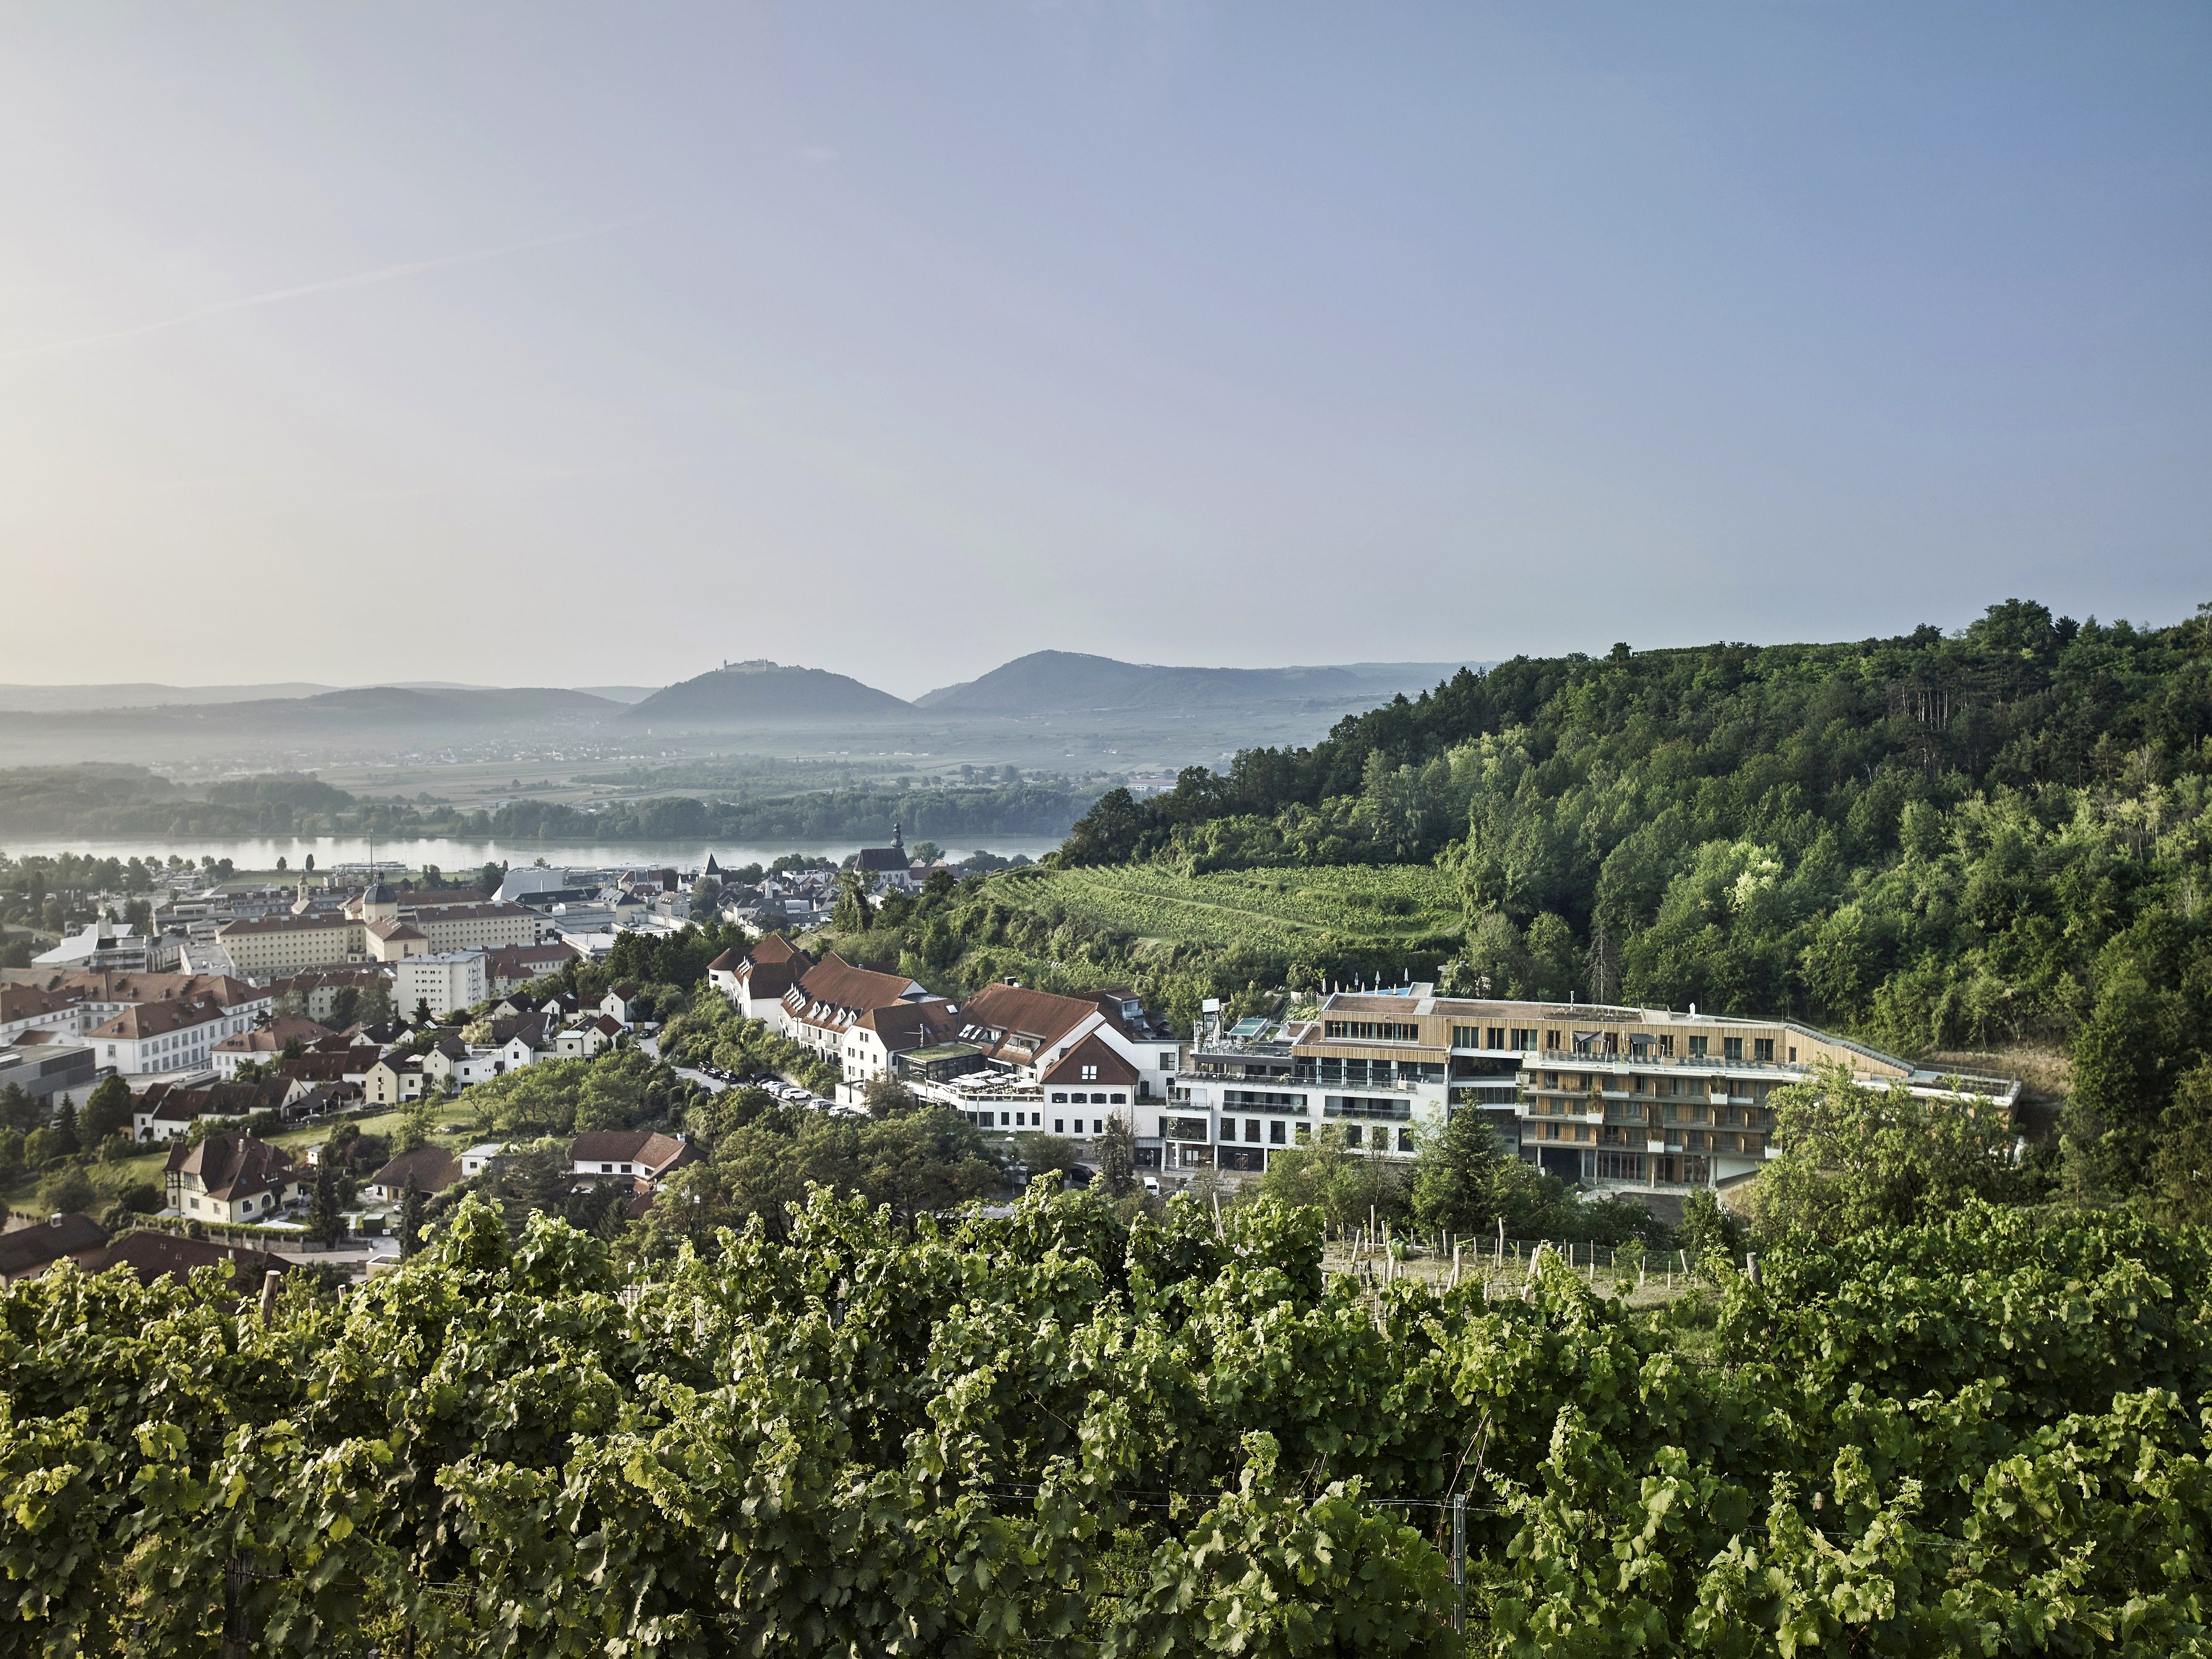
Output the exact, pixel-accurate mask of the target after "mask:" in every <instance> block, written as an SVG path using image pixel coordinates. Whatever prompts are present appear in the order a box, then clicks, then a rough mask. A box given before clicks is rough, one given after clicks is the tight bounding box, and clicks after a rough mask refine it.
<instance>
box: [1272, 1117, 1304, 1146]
mask: <svg viewBox="0 0 2212 1659" xmlns="http://www.w3.org/2000/svg"><path fill="white" fill-rule="evenodd" d="M1298 1127H1300V1128H1301V1129H1303V1128H1304V1127H1305V1125H1304V1124H1303V1123H1301V1124H1300V1125H1298ZM1267 1140H1268V1143H1269V1144H1270V1145H1271V1146H1281V1145H1282V1144H1283V1126H1282V1124H1281V1122H1280V1121H1276V1122H1273V1123H1270V1124H1269V1125H1268V1126H1267Z"/></svg>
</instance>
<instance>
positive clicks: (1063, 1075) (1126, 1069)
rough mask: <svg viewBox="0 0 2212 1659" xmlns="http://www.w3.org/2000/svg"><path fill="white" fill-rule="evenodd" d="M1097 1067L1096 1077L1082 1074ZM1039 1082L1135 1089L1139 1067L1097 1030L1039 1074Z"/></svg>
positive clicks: (1057, 1084) (1058, 1084)
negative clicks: (1123, 1056)
mask: <svg viewBox="0 0 2212 1659" xmlns="http://www.w3.org/2000/svg"><path fill="white" fill-rule="evenodd" d="M1085 1066H1097V1068H1098V1070H1097V1076H1096V1077H1085V1076H1084V1075H1083V1068H1084V1067H1085ZM1037 1080H1038V1081H1039V1082H1040V1083H1049V1084H1052V1085H1055V1086H1060V1085H1067V1084H1078V1085H1086V1084H1103V1085H1106V1086H1108V1087H1109V1088H1123V1089H1127V1088H1132V1087H1134V1086H1135V1084H1136V1081H1137V1068H1136V1067H1135V1066H1132V1065H1130V1064H1129V1062H1128V1061H1127V1060H1124V1059H1123V1058H1122V1057H1121V1055H1120V1054H1115V1052H1114V1050H1113V1049H1112V1048H1109V1047H1108V1046H1107V1044H1106V1042H1105V1040H1104V1039H1103V1037H1101V1036H1099V1035H1098V1034H1097V1032H1096V1031H1093V1032H1091V1034H1090V1035H1089V1036H1086V1037H1085V1038H1084V1039H1083V1041H1082V1042H1079V1043H1077V1044H1076V1045H1075V1046H1074V1047H1073V1048H1070V1049H1069V1050H1068V1051H1067V1053H1066V1054H1065V1055H1063V1056H1062V1057H1061V1058H1060V1059H1059V1060H1054V1061H1053V1063H1052V1064H1051V1066H1049V1067H1048V1068H1047V1069H1045V1070H1043V1071H1042V1072H1040V1073H1038V1074H1037Z"/></svg>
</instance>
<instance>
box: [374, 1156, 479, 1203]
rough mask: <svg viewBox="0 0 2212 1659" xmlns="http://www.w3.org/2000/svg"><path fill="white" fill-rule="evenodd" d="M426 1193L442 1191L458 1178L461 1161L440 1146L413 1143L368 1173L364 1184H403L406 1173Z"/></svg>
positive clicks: (405, 1182)
mask: <svg viewBox="0 0 2212 1659" xmlns="http://www.w3.org/2000/svg"><path fill="white" fill-rule="evenodd" d="M409 1176H413V1177H414V1181H415V1184H416V1186H417V1187H418V1188H421V1189H422V1191H424V1192H426V1193H442V1192H444V1191H445V1190H446V1188H448V1187H450V1186H452V1185H453V1183H454V1182H457V1181H459V1179H460V1178H461V1162H460V1160H459V1158H455V1157H454V1156H453V1154H452V1153H451V1152H447V1150H446V1149H445V1148H444V1147H443V1146H417V1147H416V1149H415V1150H414V1151H413V1152H402V1153H400V1154H399V1156H398V1157H397V1158H393V1159H392V1161H391V1162H390V1163H389V1164H386V1165H385V1166H384V1167H383V1168H382V1169H380V1170H378V1171H377V1172H376V1173H375V1174H374V1175H373V1176H369V1178H368V1184H369V1185H370V1186H372V1187H382V1188H386V1189H390V1188H401V1189H402V1190H404V1188H406V1185H407V1181H408V1177H409Z"/></svg>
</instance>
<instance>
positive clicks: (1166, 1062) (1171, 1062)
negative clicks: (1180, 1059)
mask: <svg viewBox="0 0 2212 1659" xmlns="http://www.w3.org/2000/svg"><path fill="white" fill-rule="evenodd" d="M1175 1063H1176V1057H1175V1050H1174V1049H1172V1048H1163V1049H1161V1050H1160V1070H1162V1071H1163V1072H1172V1071H1173V1070H1175Z"/></svg>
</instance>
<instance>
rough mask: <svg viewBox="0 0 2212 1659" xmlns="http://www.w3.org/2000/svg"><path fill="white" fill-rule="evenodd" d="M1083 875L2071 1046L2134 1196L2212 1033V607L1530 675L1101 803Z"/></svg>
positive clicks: (1588, 974) (1510, 975)
mask: <svg viewBox="0 0 2212 1659" xmlns="http://www.w3.org/2000/svg"><path fill="white" fill-rule="evenodd" d="M1431 860H1433V861H1435V862H1436V863H1437V866H1439V867H1440V868H1442V869H1443V870H1444V871H1446V872H1449V874H1450V875H1451V876H1452V878H1454V880H1455V882H1456V883H1457V884H1458V888H1459V890H1460V895H1461V898H1462V904H1463V907H1464V911H1465V922H1466V927H1467V930H1468V936H1467V940H1466V949H1465V951H1464V952H1463V953H1462V955H1461V957H1459V959H1458V961H1457V963H1456V964H1455V969H1454V970H1453V972H1452V975H1451V979H1452V981H1453V982H1454V983H1455V985H1456V986H1458V987H1461V988H1465V989H1475V988H1479V987H1487V988H1489V989H1490V990H1491V991H1492V992H1493V993H1496V994H1510V995H1528V996H1541V997H1564V996H1566V995H1569V994H1574V995H1578V996H1582V997H1585V998H1591V999H1597V1000H1607V999H1613V998H1619V999H1621V1000H1628V1001H1633V1002H1644V1003H1650V1004H1654V1005H1661V1006H1676V1007H1680V1006H1685V1005H1686V1004H1688V1003H1690V1002H1693V1001H1694V1002H1697V1003H1699V1005H1700V1006H1704V1007H1706V1008H1709V1009H1713V1010H1717V1011H1722V1012H1731V1011H1741V1012H1785V1013H1791V1014H1796V1015H1798V1016H1800V1017H1802V1018H1809V1019H1812V1020H1814V1021H1817V1022H1820V1023H1821V1024H1826V1025H1829V1026H1832V1027H1835V1028H1838V1029H1840V1030H1846V1031H1850V1032H1855V1033H1857V1034H1859V1035H1862V1036H1866V1037H1868V1038H1869V1039H1871V1040H1873V1041H1875V1042H1880V1043H1881V1044H1883V1045H1885V1046H1887V1047H1889V1048H1894V1049H1898V1050H1900V1051H1903V1052H1905V1053H1907V1054H1919V1053H1923V1052H1927V1051H1929V1050H1931V1049H1937V1048H1953V1047H1974V1048H1986V1047H1990V1046H1996V1045H1999V1044H2004V1043H2013V1042H2039V1043H2043V1044H2048V1045H2052V1046H2056V1047H2059V1048H2064V1049H2066V1050H2069V1051H2070V1054H2071V1055H2072V1059H2073V1062H2074V1084H2075V1099H2076V1102H2077V1103H2078V1104H2079V1105H2080V1107H2081V1109H2082V1112H2083V1114H2084V1115H2083V1116H2082V1117H2081V1120H2080V1121H2079V1123H2078V1125H2077V1127H2078V1128H2079V1131H2080V1135H2081V1142H2082V1145H2083V1146H2089V1147H2095V1148H2101V1149H2102V1151H2103V1152H2105V1153H2109V1154H2111V1157H2112V1160H2115V1161H2116V1162H2117V1164H2118V1166H2121V1167H2117V1168H2114V1169H2112V1170H2108V1171H2107V1173H2108V1174H2109V1175H2110V1176H2112V1178H2114V1179H2118V1180H2121V1181H2125V1180H2126V1179H2128V1178H2130V1176H2131V1175H2132V1174H2133V1173H2135V1172H2136V1170H2135V1165H2136V1164H2137V1163H2138V1162H2139V1156H2138V1155H2139V1154H2140V1153H2141V1152H2142V1148H2143V1146H2144V1145H2145V1141H2144V1133H2143V1132H2144V1131H2146V1130H2147V1129H2148V1127H2150V1126H2152V1125H2154V1123H2155V1122H2156V1121H2157V1119H2158V1116H2159V1114H2160V1112H2161V1111H2162V1110H2163V1109H2164V1108H2165V1107H2166V1105H2167V1104H2168V1103H2169V1101H2170V1099H2171V1097H2172V1088H2173V1084H2174V1080H2175V1079H2177V1078H2178V1077H2179V1076H2180V1075H2181V1074H2182V1073H2184V1072H2185V1071H2186V1070H2188V1068H2189V1067H2190V1066H2191V1065H2192V1064H2194V1063H2196V1062H2197V1060H2200V1059H2201V1058H2202V1057H2203V1054H2204V1052H2205V1045H2206V1042H2207V1036H2206V1034H2207V1031H2208V1029H2212V607H2206V608H2205V609H2203V610H2202V611H2200V612H2199V614H2198V616H2197V617H2195V618H2194V619H2192V620H2191V621H2188V622H2185V623H2178V624H2175V625H2173V626H2171V627H2164V628H2141V629H2139V628H2136V627H2134V626H2132V625H2130V624H2129V623H2113V624H2110V625H2103V624H2100V623H2095V622H2093V621H2092V622H2089V623H2081V624H2076V623H2074V622H2072V621H2071V620H2069V619H2066V618H2063V617H2056V618H2055V617H2052V616H2051V613H2050V612H2049V611H2047V610H2046V609H2045V608H2044V607H2043V606H2041V605H2033V604H2027V603H2023V602H2020V601H2008V602H2007V603H2005V604H2003V605H1994V606H1992V607H1990V611H1989V612H1988V614H1987V615H1986V616H1985V617H1983V618H1982V619H1981V620H1980V621H1978V622H1977V623H1974V624H1973V625H1972V627H1970V628H1968V629H1966V630H1965V631H1964V632H1963V633H1962V634H1960V635H1956V636H1947V635H1943V634H1942V633H1941V632H1940V631H1939V630H1937V629H1933V628H1923V629H1919V630H1917V632H1915V633H1913V634H1911V635H1905V636H1902V637H1899V638H1896V639H1889V640H1869V641H1861V642H1858V643H1855V644H1847V645H1803V646H1772V647H1753V646H1737V645H1716V646H1710V647H1705V648H1703V649H1698V650H1674V651H1651V652H1632V651H1631V650H1629V649H1628V647H1626V646H1616V647H1614V648H1613V652H1612V653H1611V654H1610V655H1609V656H1607V657H1605V658H1601V659H1593V658H1586V657H1580V656H1574V657H1566V658H1559V659H1548V660H1541V661H1540V660H1533V659H1525V658H1524V659H1516V660H1514V661H1512V662H1509V663H1504V664H1501V665H1499V666H1498V667H1497V668H1495V669H1493V670H1492V671H1490V672H1488V673H1486V674H1483V675H1475V674H1472V673H1462V674H1460V675H1458V676H1456V677H1455V678H1453V679H1452V680H1450V681H1449V683H1447V684H1444V685H1442V686H1440V687H1438V688H1437V690H1434V691H1433V692H1431V693H1430V694H1428V695H1426V696H1423V697H1421V698H1419V699H1418V700H1413V701H1407V700H1405V699H1400V700H1399V701H1397V702H1393V703H1391V704H1390V705H1389V706H1388V707H1385V708H1378V709H1376V710H1374V711H1372V712H1371V713H1370V714H1363V715H1360V716H1358V717H1357V718H1354V719H1350V720H1345V721H1343V722H1341V723H1340V725H1339V726H1337V727H1336V729H1335V730H1334V732H1332V733H1331V735H1330V736H1329V738H1328V739H1327V740H1326V741H1324V742H1322V743H1321V744H1317V745H1316V746H1315V747H1314V748H1313V749H1311V750H1293V751H1286V750H1253V751H1249V752H1247V753H1244V754H1242V755H1239V756H1238V757H1237V759H1236V762H1235V763H1234V764H1233V765H1232V766H1231V768H1230V769H1229V770H1228V771H1227V772H1226V773H1225V774H1216V773H1211V772H1205V771H1200V770H1196V769H1194V770H1193V771H1190V772H1187V773H1186V774H1184V775H1183V777H1182V781H1180V782H1179V784H1178V785H1177V787H1176V788H1175V789H1174V790H1173V791H1172V792H1170V793H1166V794H1164V795H1161V796H1158V797H1156V798H1154V799H1150V800H1146V801H1143V802H1138V801H1134V800H1133V799H1130V798H1129V797H1128V796H1127V795H1126V794H1122V793H1114V794H1109V795H1107V796H1105V797H1103V798H1102V799H1100V801H1099V803H1098V804H1097V806H1096V807H1095V808H1094V809H1093V810H1092V811H1091V813H1090V814H1089V815H1088V816H1086V817H1085V818H1084V820H1083V821H1082V822H1081V823H1079V824H1078V825H1077V826H1076V829H1075V832H1074V834H1073V836H1072V837H1071V839H1070V840H1069V842H1068V843H1067V845H1066V848H1065V849H1064V850H1063V852H1062V853H1061V854H1060V861H1061V862H1062V863H1063V864H1066V865H1077V866H1081V865H1091V864H1120V863H1131V862H1135V863H1145V862H1153V863H1158V864H1163V865H1166V866H1170V867H1172V868H1174V869H1176V870H1178V871H1181V872H1185V873H1199V872H1206V871H1210V870H1220V869H1237V868H1249V867H1255V866H1301V865H1338V864H1346V863H1391V862H1401V861H1419V862H1426V861H1431ZM1412 965H1415V966H1418V965H1419V964H1412ZM2085 1167H2086V1166H2085Z"/></svg>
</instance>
